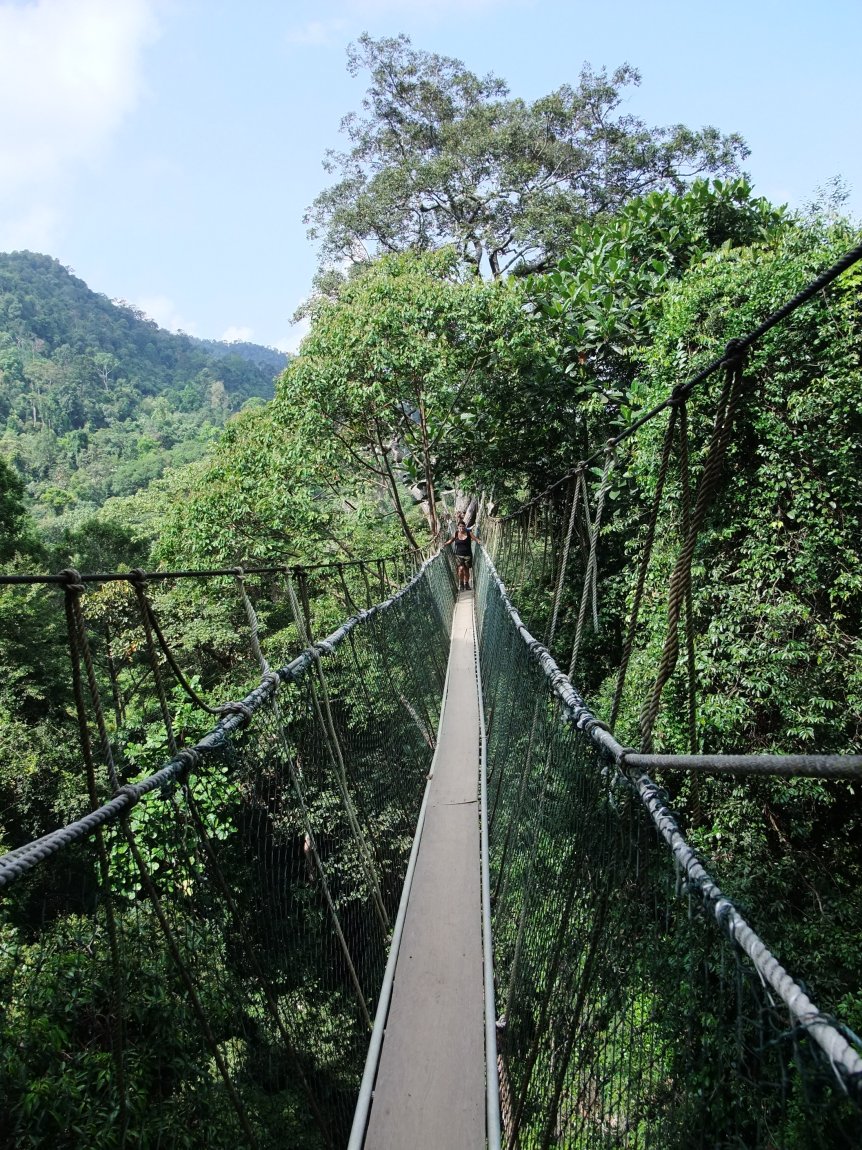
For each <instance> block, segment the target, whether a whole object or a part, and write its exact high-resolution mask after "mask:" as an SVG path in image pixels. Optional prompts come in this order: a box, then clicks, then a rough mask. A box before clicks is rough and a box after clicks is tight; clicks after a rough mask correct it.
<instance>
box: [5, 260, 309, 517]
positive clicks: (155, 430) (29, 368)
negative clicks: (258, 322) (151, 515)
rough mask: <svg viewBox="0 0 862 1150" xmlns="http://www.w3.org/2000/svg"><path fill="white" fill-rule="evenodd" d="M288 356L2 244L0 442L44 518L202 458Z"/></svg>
mask: <svg viewBox="0 0 862 1150" xmlns="http://www.w3.org/2000/svg"><path fill="white" fill-rule="evenodd" d="M286 362H287V357H286V356H285V355H283V354H282V353H280V352H278V351H276V350H275V349H273V348H263V347H258V346H257V345H254V344H248V343H240V344H236V345H234V344H228V343H219V342H218V341H214V340H197V339H194V338H193V337H191V336H188V335H185V334H182V333H180V334H174V333H172V332H168V331H164V330H162V329H161V328H159V327H158V326H157V325H156V324H155V323H154V322H153V321H152V320H150V319H148V318H147V317H146V316H145V315H144V314H143V313H142V312H140V311H138V310H137V309H136V308H134V307H132V306H131V305H128V304H125V303H115V302H112V301H111V300H109V299H108V298H107V297H106V296H104V295H100V294H99V293H97V292H94V291H92V290H91V289H90V288H89V287H88V286H87V285H86V284H85V283H84V282H83V281H82V280H80V279H78V278H77V277H76V276H75V275H74V274H73V273H72V271H71V270H70V269H68V268H66V267H64V266H63V265H62V264H60V263H59V261H58V260H56V259H53V258H51V257H50V256H45V255H38V254H35V253H32V252H12V253H0V421H2V425H3V431H2V434H0V451H2V454H3V456H4V457H5V458H6V459H7V460H8V461H9V462H10V463H11V464H12V466H13V467H14V468H15V470H16V471H17V473H18V474H19V476H20V477H21V478H22V479H23V480H24V482H25V485H26V490H27V493H28V495H29V497H30V500H31V501H32V505H33V510H34V513H35V514H36V515H37V517H38V518H40V519H41V520H42V521H43V525H44V526H49V525H51V524H52V522H53V521H54V520H55V519H56V517H57V516H61V515H63V514H64V513H77V515H80V513H82V512H84V513H89V512H92V511H93V510H95V509H96V508H97V507H99V506H101V504H102V503H103V502H104V501H105V500H106V499H107V498H109V497H110V496H113V495H128V494H131V493H133V492H134V491H136V490H138V489H140V488H142V487H144V486H146V485H147V484H148V483H149V482H150V481H151V480H152V479H155V478H157V477H158V476H160V475H162V474H163V473H164V471H165V470H167V469H168V468H169V467H172V466H177V465H182V464H185V463H188V462H191V461H192V460H194V459H198V458H200V457H201V455H202V454H203V453H204V451H205V450H206V447H207V445H208V444H209V443H210V442H212V440H213V439H214V438H216V437H217V435H218V433H219V430H220V428H221V427H222V426H223V425H224V423H225V421H226V420H227V418H228V417H229V416H230V415H231V414H233V413H234V412H236V411H239V410H240V409H241V408H242V407H243V406H244V405H245V404H246V403H248V402H249V401H262V400H267V399H269V398H271V396H272V394H273V380H274V377H275V375H276V374H277V373H278V372H279V371H281V370H282V369H283V367H284V366H285V364H286ZM57 526H59V525H58V524H57Z"/></svg>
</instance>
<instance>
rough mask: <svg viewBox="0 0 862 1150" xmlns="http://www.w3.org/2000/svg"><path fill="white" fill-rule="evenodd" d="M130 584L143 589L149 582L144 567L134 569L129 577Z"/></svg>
mask: <svg viewBox="0 0 862 1150" xmlns="http://www.w3.org/2000/svg"><path fill="white" fill-rule="evenodd" d="M128 579H129V582H130V583H131V584H132V585H133V586H135V587H143V585H144V583H146V581H147V573H146V571H145V570H144V569H143V567H133V568H132V570H131V571H130V572H129V575H128Z"/></svg>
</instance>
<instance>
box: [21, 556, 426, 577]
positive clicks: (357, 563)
mask: <svg viewBox="0 0 862 1150" xmlns="http://www.w3.org/2000/svg"><path fill="white" fill-rule="evenodd" d="M426 550H427V548H422V547H407V548H405V549H404V550H403V551H396V552H393V553H392V554H390V555H375V556H373V557H372V558H368V559H345V560H338V561H335V560H333V562H331V563H282V564H280V565H279V566H277V567H245V566H242V565H237V566H235V567H226V568H215V569H212V570H209V569H205V570H188V571H146V572H143V571H141V570H140V569H131V570H129V571H105V572H90V573H86V574H84V573H81V572H76V576H77V578H78V579H79V580H80V581H81V582H82V583H116V582H124V581H125V582H128V583H134V582H136V581H139V580H140V578H141V576H142V575H143V576H145V577H146V579H147V580H153V579H160V580H168V579H216V578H222V577H224V578H228V579H230V578H235V577H236V576H237V575H238V574H241V575H283V574H285V572H289V573H290V574H292V575H295V574H298V573H300V572H303V571H323V570H330V571H331V570H334V571H338V570H344V569H345V568H347V567H367V566H369V565H370V564H374V563H381V562H383V563H388V562H391V561H392V560H394V559H402V558H403V557H404V556H406V555H421V554H423V553H424V552H425V551H426ZM66 582H68V580H67V577H66V575H65V574H64V573H63V572H60V573H59V574H57V575H35V574H34V575H29V574H28V575H0V586H2V585H7V586H14V585H31V584H43V583H44V584H51V583H58V584H63V583H66Z"/></svg>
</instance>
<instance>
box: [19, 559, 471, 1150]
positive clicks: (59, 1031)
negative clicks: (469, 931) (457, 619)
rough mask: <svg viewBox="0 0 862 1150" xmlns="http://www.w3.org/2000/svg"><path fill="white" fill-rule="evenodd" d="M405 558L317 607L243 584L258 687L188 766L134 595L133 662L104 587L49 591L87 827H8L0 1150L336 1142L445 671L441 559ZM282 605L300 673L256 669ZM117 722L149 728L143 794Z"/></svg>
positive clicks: (347, 579) (159, 615) (191, 752)
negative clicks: (60, 595)
mask: <svg viewBox="0 0 862 1150" xmlns="http://www.w3.org/2000/svg"><path fill="white" fill-rule="evenodd" d="M418 562H421V559H420V560H417V559H416V557H415V556H414V557H411V558H409V559H405V560H404V561H403V562H401V561H399V562H392V561H390V562H389V563H388V564H386V563H382V564H372V565H370V566H367V565H363V566H362V568H361V569H360V568H359V567H358V566H355V567H352V568H350V569H349V570H344V569H333V570H330V571H328V572H326V573H325V577H326V579H327V580H329V584H330V587H329V590H330V592H331V593H332V594H331V595H330V599H329V601H328V602H326V601H325V597H324V596H323V594H322V592H323V590H324V587H323V582H322V581H323V579H324V573H323V572H307V571H306V572H293V573H290V572H287V573H284V572H282V573H280V574H279V573H276V574H275V575H273V576H272V578H270V577H269V576H266V577H264V576H263V574H259V575H258V577H257V580H258V581H257V582H255V580H254V579H253V578H251V577H250V576H249V575H248V573H244V572H241V571H237V572H235V573H234V576H233V581H234V582H235V583H236V586H237V589H238V591H239V594H238V595H237V596H236V597H235V604H234V606H235V610H234V611H233V614H232V616H231V622H232V625H235V626H236V628H237V633H238V634H239V635H241V637H242V641H243V642H244V643H245V645H246V646H247V647H248V646H249V645H250V648H251V651H252V652H253V656H254V657H253V659H252V667H251V670H252V671H254V674H253V679H254V680H255V681H257V682H258V685H257V686H256V687H255V688H254V689H252V690H251V691H250V692H248V693H246V694H245V696H244V698H243V699H242V700H241V701H240V702H238V703H229V704H227V705H223V706H222V707H220V708H210V710H211V711H218V712H219V713H220V718H219V720H218V722H217V723H216V725H215V726H214V727H212V724H213V722H214V719H213V718H212V717H209V716H207V715H206V714H204V716H203V720H201V718H200V716H198V720H197V721H198V722H201V721H204V722H206V723H207V724H209V725H210V726H211V727H212V729H211V730H209V733H208V734H206V735H205V736H204V737H203V738H201V739H199V740H198V741H197V743H194V745H186V746H185V747H182V746H181V745H180V744H181V742H182V741H183V740H182V734H183V732H182V731H181V730H180V718H181V717H182V716H185V719H186V721H188V716H187V715H186V713H185V711H183V709H182V708H179V711H178V708H177V706H176V703H175V694H174V693H172V692H178V693H179V694H180V695H181V696H182V697H183V699H184V700H185V703H184V706H185V705H187V704H188V699H187V698H186V695H187V692H186V691H185V690H184V689H183V688H181V687H180V686H179V685H178V680H177V677H178V676H183V674H184V670H185V671H186V672H188V668H187V667H186V668H184V667H183V665H182V664H183V661H184V657H183V653H182V652H181V651H178V650H176V649H173V650H172V649H171V646H170V643H169V638H170V624H169V621H167V617H166V616H165V614H164V612H161V611H158V610H156V608H155V607H153V603H155V604H156V607H157V606H158V598H157V597H153V598H150V591H151V587H150V586H149V580H144V579H143V577H142V573H141V574H140V576H138V577H137V578H136V579H135V578H133V580H132V586H133V591H130V590H129V588H128V587H127V588H125V589H124V590H123V603H124V604H125V609H127V610H128V612H129V614H130V616H131V615H132V614H133V613H134V611H136V610H137V608H138V607H140V612H139V613H138V614H137V616H136V620H137V622H136V626H137V635H138V637H137V640H136V642H135V643H132V642H131V640H130V639H129V635H130V634H131V632H132V629H133V628H132V622H131V618H130V620H127V622H128V632H126V631H124V632H123V636H124V637H123V641H122V642H118V641H117V633H118V632H117V628H118V627H119V623H118V622H117V618H118V617H117V614H116V613H114V614H113V615H112V616H111V619H112V622H113V624H114V628H115V630H114V632H113V635H114V642H113V643H106V642H105V639H104V631H103V629H102V627H101V622H102V619H101V617H100V615H99V610H98V608H99V603H100V599H99V593H98V591H97V588H98V587H101V586H103V584H102V583H100V582H99V581H95V582H94V583H93V584H92V585H91V584H90V583H89V582H87V581H86V580H81V579H80V578H77V579H76V573H71V574H69V573H67V574H66V575H65V576H64V578H63V580H61V582H63V584H64V590H65V594H66V605H67V615H68V619H69V629H70V635H71V636H72V637H73V640H74V641H73V672H74V680H75V697H76V700H77V703H78V704H79V706H81V707H83V708H84V710H85V716H84V720H85V721H84V727H83V734H84V748H83V757H84V764H85V765H84V766H83V767H81V779H80V787H79V790H80V791H81V792H82V795H80V796H79V795H77V794H76V795H73V796H72V797H71V798H70V797H69V796H66V798H67V800H68V803H69V805H70V806H72V807H73V808H74V807H75V805H76V803H77V804H78V807H79V808H80V809H81V810H82V811H83V812H84V813H82V814H81V817H79V818H77V819H73V820H72V821H71V822H70V823H68V824H67V825H65V826H61V827H60V828H59V829H57V830H47V831H46V833H44V834H42V835H40V836H39V837H38V838H37V839H36V840H34V841H32V842H28V841H20V832H19V824H21V825H24V823H25V822H26V819H25V814H27V812H24V811H23V810H16V809H15V808H14V806H9V807H7V809H6V810H5V811H4V812H3V827H4V844H5V845H6V846H7V848H9V849H7V853H6V854H4V855H3V856H2V857H0V1002H2V1006H0V1094H2V1098H3V1107H2V1111H0V1146H4V1147H10V1148H11V1147H24V1146H27V1147H41V1146H44V1147H48V1146H50V1147H76V1148H84V1147H86V1148H87V1150H92V1148H94V1147H121V1146H129V1147H130V1146H135V1147H201V1146H207V1147H225V1148H227V1147H236V1146H250V1147H251V1146H257V1147H262V1148H263V1147H285V1146H291V1147H298V1148H305V1147H307V1148H315V1150H316V1148H318V1147H321V1148H322V1147H336V1146H342V1145H344V1144H345V1143H346V1141H347V1135H348V1132H349V1129H350V1123H351V1119H352V1115H353V1109H354V1105H355V1100H356V1094H357V1091H358V1087H359V1082H360V1078H361V1074H362V1069H363V1065H364V1060H365V1053H366V1050H367V1046H368V1037H369V1031H370V1022H371V1019H372V1018H373V1014H374V1007H375V1002H376V997H377V994H378V993H379V987H380V981H381V978H382V973H383V970H384V966H385V962H386V955H387V946H388V939H389V934H390V927H391V923H392V921H393V920H394V917H395V913H396V910H397V906H398V901H399V897H400V891H401V885H402V882H403V878H404V872H405V869H406V864H407V859H408V856H409V852H410V846H411V842H412V838H413V834H414V830H415V825H416V818H417V815H418V811H419V806H420V803H421V799H422V794H423V791H424V788H425V779H426V774H427V771H428V767H429V763H430V760H431V756H432V753H433V746H434V738H435V732H436V723H437V719H438V714H439V706H440V697H441V692H442V687H443V682H444V676H445V668H446V660H447V655H448V632H449V627H450V623H451V613H452V605H453V581H452V574H451V569H450V564H449V563H448V560H447V558H446V557H445V556H437V557H436V558H434V559H431V560H429V561H427V562H425V563H424V564H423V565H422V566H421V568H420V569H419V570H418V571H417V572H416V573H415V574H413V575H412V578H410V576H411V574H412V572H413V571H414V570H415V569H416V567H417V566H418ZM404 577H407V578H408V579H409V581H408V582H407V584H406V586H405V587H404V588H403V589H402V590H400V591H398V592H397V593H393V590H394V585H395V584H396V583H397V581H398V580H399V578H404ZM230 582H231V579H230V577H228V578H227V584H228V585H229V584H230ZM222 585H223V586H224V579H223V583H222ZM381 591H382V593H383V594H382V597H384V601H383V602H382V603H378V604H377V605H373V606H370V607H365V608H361V609H360V607H359V604H361V603H363V602H365V603H368V602H369V601H371V602H373V599H374V596H375V594H376V595H377V596H378V597H381ZM55 594H56V592H55ZM176 602H177V601H176V600H174V605H175V606H176ZM147 603H149V604H150V607H149V609H148V608H147ZM321 603H322V604H323V605H322V606H321ZM339 603H340V604H341V605H348V606H349V607H350V609H352V610H353V611H354V614H353V615H352V616H351V618H350V619H349V620H348V622H347V623H345V624H343V625H342V626H340V627H338V628H337V629H336V630H335V631H334V632H333V633H331V634H330V635H329V637H328V638H327V639H325V640H318V641H315V640H316V634H317V633H318V629H320V630H319V633H320V634H325V633H326V632H325V630H323V629H322V626H323V624H325V622H326V619H327V616H328V615H331V614H332V613H333V612H334V611H335V610H337V609H338V605H339ZM198 609H200V607H199V608H198ZM278 610H280V611H282V613H283V615H284V619H283V620H282V621H283V622H284V620H286V619H288V618H290V620H291V622H290V624H289V626H288V627H287V630H288V631H289V632H290V634H291V635H292V637H293V638H292V642H293V643H295V644H296V649H297V650H299V651H300V652H301V653H300V654H299V655H298V656H297V657H296V658H294V659H292V660H291V661H290V662H289V663H287V664H285V665H283V666H281V669H279V670H274V669H271V667H270V663H269V662H268V659H267V655H269V657H270V658H272V657H273V652H272V651H271V650H270V649H269V638H270V634H269V630H268V629H267V627H266V626H264V624H263V622H262V620H263V619H267V620H268V621H269V623H270V624H272V620H273V618H274V616H275V614H277V613H278ZM342 617H343V616H342ZM270 630H271V627H270ZM284 634H285V635H286V634H287V631H285V632H284ZM162 640H164V645H163V644H162ZM303 648H305V649H304V650H303ZM124 659H126V660H127V662H126V663H124V662H123V660H124ZM171 660H173V662H171ZM255 668H256V669H255ZM249 673H250V671H249V668H246V670H245V672H244V674H246V675H248V674H249ZM185 677H186V679H187V680H188V681H187V682H186V687H188V690H189V691H190V692H191V694H193V695H194V694H196V693H199V692H200V691H201V690H202V688H201V686H200V684H199V683H198V682H197V681H196V680H195V681H191V679H190V678H189V674H188V673H187V674H186V675H185ZM141 682H145V683H146V694H147V699H146V700H142V699H141V698H140V697H135V698H134V700H133V688H134V686H135V684H139V683H141ZM142 690H143V688H142ZM118 700H119V701H118ZM133 701H134V705H135V707H136V708H137V710H138V711H139V712H146V713H147V715H148V716H149V718H150V720H151V722H152V724H153V726H155V725H156V724H157V723H158V722H159V721H160V720H164V722H163V723H162V736H161V738H160V740H157V739H156V736H155V734H152V736H151V737H152V740H153V741H154V742H155V743H156V744H157V745H156V746H155V749H151V752H150V753H151V758H154V759H156V761H158V756H160V755H161V762H162V763H164V762H165V759H166V758H170V761H169V762H168V763H167V765H166V766H164V767H162V768H161V769H159V770H157V771H152V772H151V773H146V774H145V777H141V772H140V771H139V770H136V768H135V764H134V763H133V762H132V761H131V760H130V758H129V757H128V755H130V754H131V750H130V747H131V744H130V743H129V742H128V740H126V741H125V742H124V739H123V734H124V728H123V727H122V724H121V723H120V722H119V719H120V717H121V716H122V715H123V713H124V712H125V713H126V714H128V712H129V711H130V710H131V708H132V702H133ZM199 702H203V700H200V699H199ZM178 716H179V717H178ZM189 729H193V726H190V727H189ZM204 729H206V727H205V728H204ZM166 750H167V751H168V752H169V753H168V754H165V751H166ZM136 754H137V759H136V760H135V761H136V762H138V763H140V762H141V761H143V757H145V756H143V752H142V751H141V749H140V748H138V749H137V751H136ZM124 756H125V757H124ZM142 756H143V757H142ZM70 785H71V784H70ZM16 838H18V839H19V841H17V842H16Z"/></svg>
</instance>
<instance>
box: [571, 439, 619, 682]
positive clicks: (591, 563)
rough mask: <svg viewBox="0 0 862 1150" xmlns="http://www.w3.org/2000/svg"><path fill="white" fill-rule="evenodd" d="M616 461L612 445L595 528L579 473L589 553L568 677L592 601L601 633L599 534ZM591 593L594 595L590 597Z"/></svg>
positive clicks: (603, 473) (595, 519)
mask: <svg viewBox="0 0 862 1150" xmlns="http://www.w3.org/2000/svg"><path fill="white" fill-rule="evenodd" d="M615 462H616V458H615V455H614V449H613V447H612V446H610V445H609V446H608V449H607V454H606V455H605V466H604V470H603V472H602V482H601V486H600V487H599V494H598V498H597V499H596V514H595V516H594V518H593V522H592V525H591V526H590V524H589V504H588V500H587V491H586V481H585V479H584V473H583V471H580V472H579V476H580V481H581V483H582V484H583V485H584V509H585V512H586V515H587V525H588V529H589V533H590V534H589V538H590V550H589V554H588V556H587V566H586V574H585V576H584V584H583V587H582V589H581V604H580V607H579V608H578V622H577V626H576V627H575V641H574V643H573V645H572V657H571V659H570V660H569V676H570V677H571V676H572V675H573V674H574V670H575V665H576V663H577V661H578V653H579V651H580V649H581V639H582V637H583V633H584V622H585V619H586V614H587V603H588V601H590V599H591V600H592V608H593V630H594V631H595V632H598V629H599V611H598V602H597V595H598V590H597V586H598V542H599V531H600V530H601V526H602V511H603V510H604V506H605V497H606V496H607V493H608V490H609V488H610V482H611V472H612V471H613V468H614V464H615ZM591 592H592V594H591Z"/></svg>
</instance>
